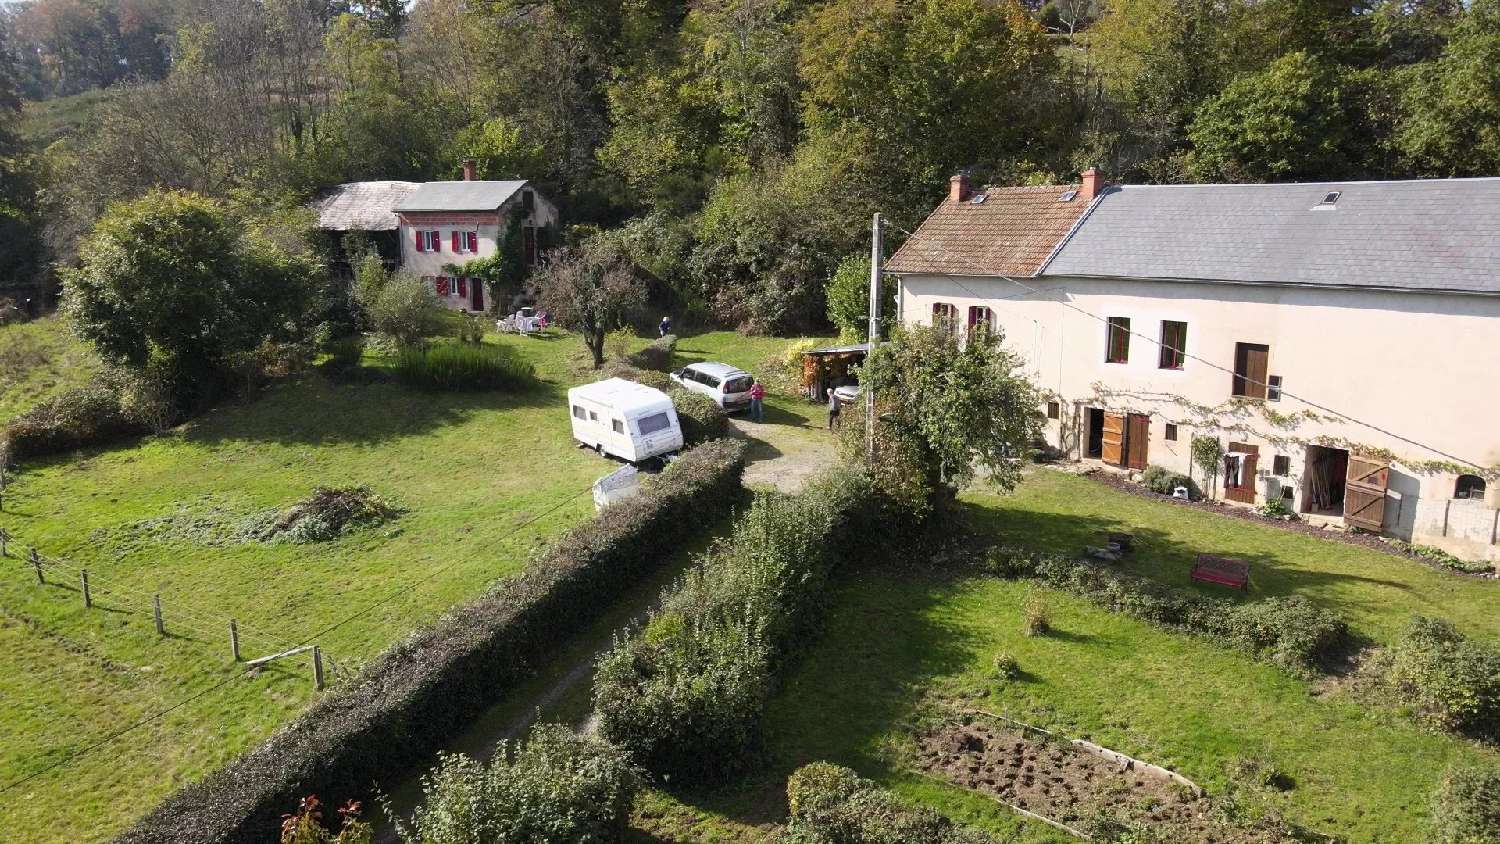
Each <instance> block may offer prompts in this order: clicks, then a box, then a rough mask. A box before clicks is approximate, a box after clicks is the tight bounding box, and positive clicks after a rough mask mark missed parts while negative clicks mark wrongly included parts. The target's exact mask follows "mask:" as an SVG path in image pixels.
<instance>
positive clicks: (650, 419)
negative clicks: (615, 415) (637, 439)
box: [635, 413, 672, 435]
mask: <svg viewBox="0 0 1500 844" xmlns="http://www.w3.org/2000/svg"><path fill="white" fill-rule="evenodd" d="M635 424H636V427H637V428H640V429H641V433H642V434H643V435H644V434H654V433H656V432H657V431H665V430H666V429H668V428H670V427H672V422H671V421H670V420H668V419H667V414H665V413H653V414H651V415H650V416H642V417H641V418H640V419H639V420H638V421H637V422H636V423H635Z"/></svg>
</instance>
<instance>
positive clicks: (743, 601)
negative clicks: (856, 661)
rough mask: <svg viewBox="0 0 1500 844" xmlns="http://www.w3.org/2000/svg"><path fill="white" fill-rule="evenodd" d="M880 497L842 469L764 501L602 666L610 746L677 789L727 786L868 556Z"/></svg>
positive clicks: (602, 722) (601, 704)
mask: <svg viewBox="0 0 1500 844" xmlns="http://www.w3.org/2000/svg"><path fill="white" fill-rule="evenodd" d="M875 503H876V498H875V493H874V491H873V487H872V486H871V484H870V482H869V480H868V478H867V477H866V476H865V475H864V474H863V473H862V472H859V471H856V470H853V469H847V468H841V469H838V470H835V471H834V472H833V473H830V474H829V475H828V476H826V477H824V478H823V479H822V480H820V481H819V482H817V483H814V484H811V485H810V486H809V487H808V488H807V489H806V490H805V491H804V492H802V493H801V494H800V495H798V496H795V497H791V496H783V495H776V494H764V495H760V496H758V497H757V498H756V499H755V502H754V504H753V505H752V506H751V508H750V511H749V512H748V513H747V514H746V515H745V516H744V517H743V518H742V519H741V521H740V523H739V524H738V525H736V528H735V534H734V537H733V538H732V539H731V540H730V541H728V542H726V543H723V544H721V545H720V546H719V547H718V548H716V549H714V550H713V551H711V552H710V553H708V554H707V555H705V557H704V558H703V559H702V560H701V561H700V562H699V563H698V565H697V566H696V567H695V568H694V569H693V570H692V571H690V572H689V573H688V574H686V575H684V576H683V577H682V578H680V579H679V580H678V581H677V582H676V583H674V584H673V585H672V587H671V588H669V589H668V590H667V591H666V593H665V594H664V596H663V598H662V602H661V606H660V608H659V609H657V610H656V611H655V612H653V613H652V614H651V616H650V618H649V621H648V622H647V624H646V625H645V626H644V627H643V628H641V629H639V630H635V631H628V632H627V633H625V634H624V635H622V636H621V637H620V638H619V639H617V640H616V642H615V645H614V647H613V649H612V650H610V652H609V653H607V654H606V655H605V656H604V657H603V658H602V659H601V660H600V662H599V670H598V673H597V674H596V675H595V680H594V709H595V712H596V713H597V714H598V717H599V732H600V735H602V736H604V737H605V738H607V739H609V740H610V741H612V742H614V743H616V744H618V745H620V746H621V747H624V748H626V749H627V750H630V751H631V752H632V753H633V754H634V756H635V758H636V760H637V761H639V762H640V763H641V764H642V765H643V766H644V767H646V768H647V769H648V770H650V771H651V772H653V773H655V774H658V775H666V776H670V777H671V778H672V781H673V782H683V781H697V782H711V781H717V780H720V779H722V778H723V777H726V776H728V775H730V774H732V773H734V772H736V771H739V770H742V769H743V768H744V767H745V765H746V763H747V762H749V761H750V760H751V759H752V758H753V756H754V754H755V751H756V750H757V749H758V748H759V746H760V739H761V721H762V715H763V712H764V709H765V705H766V701H767V699H768V698H769V696H770V694H771V691H772V690H773V687H774V685H775V677H776V672H777V670H778V668H779V667H780V666H781V664H782V662H783V661H784V658H785V657H786V656H787V655H788V654H789V653H790V652H791V650H792V649H793V647H794V644H795V643H796V642H798V641H800V640H803V639H805V638H806V634H807V633H808V632H809V629H810V627H811V626H812V625H813V624H814V623H815V621H816V618H817V616H818V610H819V609H820V607H821V605H822V602H823V600H824V597H825V595H824V593H825V587H826V584H827V580H828V577H829V574H830V573H831V572H832V570H833V569H834V567H835V566H837V565H838V564H839V563H840V562H841V561H842V560H844V559H846V558H852V557H854V556H855V555H860V554H863V553H864V550H863V549H864V548H865V543H864V541H863V540H864V539H865V538H866V537H868V536H870V535H871V533H873V530H872V526H873V522H874V519H875V512H876V507H875Z"/></svg>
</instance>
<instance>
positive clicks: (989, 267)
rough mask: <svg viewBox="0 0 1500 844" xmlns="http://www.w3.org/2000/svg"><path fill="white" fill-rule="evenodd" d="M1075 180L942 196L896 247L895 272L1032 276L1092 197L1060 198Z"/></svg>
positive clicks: (1073, 187) (892, 263) (892, 264)
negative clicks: (976, 196)
mask: <svg viewBox="0 0 1500 844" xmlns="http://www.w3.org/2000/svg"><path fill="white" fill-rule="evenodd" d="M1076 190H1078V186H1077V185H1041V186H1038V187H1003V188H985V190H984V195H985V200H984V202H981V203H978V204H976V203H974V202H973V199H972V198H970V199H969V200H965V201H964V202H951V201H946V200H945V201H944V202H943V204H942V205H939V206H938V207H937V210H935V211H933V212H932V214H931V215H929V216H928V217H927V219H926V220H925V221H924V222H923V223H922V225H921V226H919V227H918V228H917V230H916V232H915V233H913V235H912V237H911V238H910V239H908V240H907V241H906V243H905V244H903V245H902V246H901V248H900V249H898V250H896V254H895V255H894V256H892V257H891V260H890V261H889V262H888V263H887V264H886V269H888V270H890V271H891V272H897V273H937V274H951V275H986V274H993V275H1012V276H1030V275H1035V274H1036V273H1037V272H1038V271H1040V270H1041V268H1042V264H1044V263H1045V262H1046V261H1047V257H1048V256H1049V255H1051V254H1052V252H1053V250H1055V249H1056V248H1057V246H1058V244H1060V243H1062V240H1063V238H1065V237H1067V235H1068V232H1069V231H1071V230H1072V228H1073V224H1074V223H1076V222H1078V218H1079V217H1081V216H1083V212H1084V211H1086V210H1087V209H1088V206H1089V203H1088V201H1086V200H1085V199H1084V198H1083V197H1082V196H1081V195H1075V196H1074V197H1073V198H1072V199H1071V200H1069V201H1067V202H1063V201H1061V198H1062V196H1063V195H1064V194H1065V193H1067V192H1068V191H1076Z"/></svg>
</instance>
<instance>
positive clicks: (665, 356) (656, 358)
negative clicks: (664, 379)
mask: <svg viewBox="0 0 1500 844" xmlns="http://www.w3.org/2000/svg"><path fill="white" fill-rule="evenodd" d="M676 351H677V335H676V334H668V335H667V336H665V337H658V338H656V339H655V340H652V341H651V343H650V344H649V345H647V346H646V348H644V349H641V350H640V351H638V352H636V353H635V354H633V355H630V356H629V357H627V358H626V359H625V362H626V363H629V364H630V365H631V366H634V367H637V368H639V369H649V370H652V371H655V372H668V371H670V370H671V369H672V355H673V353H674V352H676Z"/></svg>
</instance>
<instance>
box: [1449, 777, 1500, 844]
mask: <svg viewBox="0 0 1500 844" xmlns="http://www.w3.org/2000/svg"><path fill="white" fill-rule="evenodd" d="M1497 794H1500V765H1496V764H1495V763H1493V762H1489V763H1478V764H1473V765H1456V766H1454V767H1451V768H1449V769H1448V770H1447V771H1445V772H1444V773H1443V781H1442V783H1441V784H1440V785H1439V786H1438V789H1437V792H1436V793H1435V794H1433V796H1432V836H1433V837H1432V840H1433V842H1435V844H1497V842H1500V800H1497V799H1496V798H1495V795H1497Z"/></svg>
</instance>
